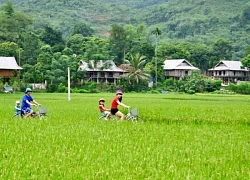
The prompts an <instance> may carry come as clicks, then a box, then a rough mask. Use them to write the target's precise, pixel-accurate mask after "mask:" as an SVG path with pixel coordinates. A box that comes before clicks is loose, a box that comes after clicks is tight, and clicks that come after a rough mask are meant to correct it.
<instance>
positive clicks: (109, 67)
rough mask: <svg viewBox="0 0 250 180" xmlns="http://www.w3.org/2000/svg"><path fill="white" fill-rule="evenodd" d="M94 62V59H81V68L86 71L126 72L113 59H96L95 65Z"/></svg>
mask: <svg viewBox="0 0 250 180" xmlns="http://www.w3.org/2000/svg"><path fill="white" fill-rule="evenodd" d="M94 62H95V61H94V60H90V62H89V63H87V62H86V61H84V60H80V66H79V69H80V70H84V71H106V72H107V71H109V72H125V71H124V70H122V69H120V68H118V67H117V66H116V65H115V63H114V61H112V60H106V61H102V60H98V61H96V62H97V64H96V65H94Z"/></svg>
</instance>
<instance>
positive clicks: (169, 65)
mask: <svg viewBox="0 0 250 180" xmlns="http://www.w3.org/2000/svg"><path fill="white" fill-rule="evenodd" d="M163 69H164V70H173V69H179V70H199V69H198V68H197V67H194V66H193V65H192V64H191V63H190V62H188V61H187V60H186V59H168V60H165V61H164V65H163Z"/></svg>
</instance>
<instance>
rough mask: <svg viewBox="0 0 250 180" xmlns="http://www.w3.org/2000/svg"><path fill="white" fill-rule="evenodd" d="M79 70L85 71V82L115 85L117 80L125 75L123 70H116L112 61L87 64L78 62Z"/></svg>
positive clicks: (92, 61)
mask: <svg viewBox="0 0 250 180" xmlns="http://www.w3.org/2000/svg"><path fill="white" fill-rule="evenodd" d="M79 70H81V71H85V72H86V74H85V78H86V80H87V81H94V82H97V83H113V84H116V83H117V79H118V78H119V77H120V76H121V75H122V74H124V73H125V71H124V70H122V69H121V68H118V67H117V66H116V65H115V63H114V62H113V61H112V60H107V61H102V60H98V61H94V60H91V61H89V62H86V61H83V60H81V61H80V66H79Z"/></svg>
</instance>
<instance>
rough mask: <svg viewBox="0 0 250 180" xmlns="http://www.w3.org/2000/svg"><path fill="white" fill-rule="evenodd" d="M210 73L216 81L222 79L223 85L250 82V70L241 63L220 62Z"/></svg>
mask: <svg viewBox="0 0 250 180" xmlns="http://www.w3.org/2000/svg"><path fill="white" fill-rule="evenodd" d="M208 72H209V76H211V77H213V78H214V79H221V80H222V82H223V84H228V83H229V82H232V83H237V82H239V81H249V70H248V69H247V68H244V67H243V66H242V63H241V61H220V62H219V63H218V64H216V65H215V66H214V67H213V68H212V69H209V70H208Z"/></svg>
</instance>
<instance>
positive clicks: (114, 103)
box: [111, 90, 130, 120]
mask: <svg viewBox="0 0 250 180" xmlns="http://www.w3.org/2000/svg"><path fill="white" fill-rule="evenodd" d="M122 94H123V93H122V90H117V91H116V97H115V98H114V99H113V101H112V103H111V114H112V115H116V116H118V117H119V118H120V120H124V118H125V115H124V114H123V113H122V112H121V111H119V110H118V105H121V106H123V107H125V108H130V107H129V106H127V105H125V104H123V103H122V102H121V101H122Z"/></svg>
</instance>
